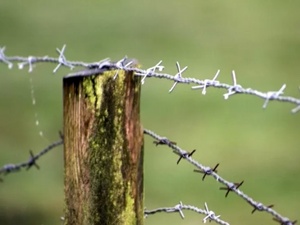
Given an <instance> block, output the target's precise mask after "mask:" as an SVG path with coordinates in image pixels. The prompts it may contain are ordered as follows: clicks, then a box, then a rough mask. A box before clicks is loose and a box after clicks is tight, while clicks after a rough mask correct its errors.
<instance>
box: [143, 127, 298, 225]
mask: <svg viewBox="0 0 300 225" xmlns="http://www.w3.org/2000/svg"><path fill="white" fill-rule="evenodd" d="M144 134H146V135H149V136H150V137H152V138H154V139H155V140H156V141H154V143H155V144H156V145H167V146H168V147H170V148H171V149H173V152H174V153H176V154H177V155H179V156H180V159H185V160H186V161H188V162H189V163H190V164H192V165H194V166H195V167H196V168H197V170H196V171H195V172H199V171H201V172H202V173H203V174H204V175H205V176H211V177H213V178H214V179H215V180H216V181H217V182H219V183H221V184H223V185H225V187H221V188H220V189H221V190H226V195H225V196H226V197H227V195H228V194H229V192H234V193H236V194H237V195H238V196H239V197H241V198H243V199H244V200H245V201H246V202H247V203H249V204H250V205H251V206H252V207H253V208H254V210H253V211H252V212H254V211H256V210H257V211H265V212H267V213H269V214H271V215H272V216H273V219H274V220H275V221H277V222H279V223H280V224H283V225H293V224H295V223H296V222H297V221H291V220H290V219H289V218H287V217H284V216H282V215H280V214H279V213H278V212H276V211H275V210H274V209H272V207H273V205H270V206H266V205H264V204H262V203H260V202H257V201H255V200H254V199H252V198H251V197H250V196H248V195H246V194H245V193H244V192H242V191H241V190H240V189H239V187H240V186H241V185H242V184H243V181H242V182H240V183H232V182H230V181H227V180H226V179H224V178H223V177H221V176H220V175H218V174H217V172H216V167H217V166H218V164H217V166H216V167H215V168H213V169H212V168H210V167H207V166H204V165H202V164H201V163H199V162H197V161H196V160H194V159H193V158H192V154H193V153H194V152H195V151H193V153H192V154H191V153H189V152H187V151H185V150H183V149H181V148H180V147H179V146H177V145H176V143H175V142H172V141H170V140H169V139H168V138H166V137H161V136H159V135H158V134H156V133H154V132H153V131H151V130H147V129H144ZM177 163H178V161H177Z"/></svg>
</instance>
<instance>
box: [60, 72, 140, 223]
mask: <svg viewBox="0 0 300 225" xmlns="http://www.w3.org/2000/svg"><path fill="white" fill-rule="evenodd" d="M115 73H116V71H114V70H112V71H106V72H104V73H103V74H98V75H94V76H70V77H66V78H64V81H63V89H64V160H65V203H66V206H65V225H96V224H97V225H98V224H99V225H100V224H101V225H125V224H126V225H140V224H143V210H144V209H143V132H142V128H141V124H140V114H139V110H140V80H139V79H138V78H137V77H134V75H133V73H131V72H125V71H122V70H120V71H119V73H118V77H117V78H116V79H115V80H114V79H113V77H114V75H115Z"/></svg>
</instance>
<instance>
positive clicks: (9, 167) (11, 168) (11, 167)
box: [0, 133, 63, 180]
mask: <svg viewBox="0 0 300 225" xmlns="http://www.w3.org/2000/svg"><path fill="white" fill-rule="evenodd" d="M62 144H63V135H62V134H61V133H60V140H58V141H55V142H53V143H51V144H50V145H48V146H47V147H46V148H44V149H43V150H41V151H40V152H39V153H37V154H36V155H34V154H33V152H32V151H31V150H30V151H29V153H30V158H29V160H28V161H26V162H23V163H19V164H6V165H4V166H2V168H0V174H4V175H7V174H9V173H12V172H18V171H20V170H21V169H22V168H26V170H29V169H30V168H31V167H32V166H35V167H36V168H37V169H40V167H39V166H38V165H37V163H36V161H37V160H38V159H39V158H40V157H41V156H43V155H44V154H46V153H47V152H49V151H50V150H52V149H54V148H56V147H58V146H60V145H62ZM0 180H2V179H1V178H0Z"/></svg>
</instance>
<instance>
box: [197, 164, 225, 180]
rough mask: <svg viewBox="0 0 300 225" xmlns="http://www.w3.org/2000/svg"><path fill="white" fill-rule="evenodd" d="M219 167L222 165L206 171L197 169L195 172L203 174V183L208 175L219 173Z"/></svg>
mask: <svg viewBox="0 0 300 225" xmlns="http://www.w3.org/2000/svg"><path fill="white" fill-rule="evenodd" d="M219 165H220V164H219V163H218V164H217V165H215V167H214V168H213V169H211V168H209V167H208V168H207V169H205V170H197V169H195V170H194V172H196V173H203V177H202V181H204V179H205V177H206V176H207V175H211V174H212V173H217V172H218V171H217V168H218V166H219Z"/></svg>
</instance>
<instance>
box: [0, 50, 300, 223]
mask: <svg viewBox="0 0 300 225" xmlns="http://www.w3.org/2000/svg"><path fill="white" fill-rule="evenodd" d="M65 49H66V45H64V46H63V47H62V49H58V48H57V49H56V51H57V53H58V54H59V56H58V57H56V58H55V57H49V56H42V57H37V56H28V57H22V56H6V55H5V47H2V48H0V62H2V63H4V64H7V66H8V68H9V69H12V68H13V65H14V62H17V65H18V68H19V69H24V68H25V67H28V72H32V71H33V68H34V66H35V65H36V64H38V63H53V64H57V65H56V67H55V68H54V69H53V73H56V72H57V71H58V69H59V68H60V67H68V68H70V69H71V70H73V69H74V68H79V67H81V68H85V70H83V71H79V72H76V73H71V74H69V75H68V76H91V75H96V74H99V73H103V72H104V71H107V70H116V73H115V75H114V79H117V77H118V72H119V70H125V71H132V72H134V74H135V76H140V77H142V78H141V83H142V84H144V83H145V80H146V78H151V77H153V78H160V79H166V80H170V81H173V82H174V84H173V85H172V86H171V88H170V89H169V92H170V93H171V92H173V91H174V89H175V87H176V86H177V84H188V85H190V84H192V85H193V86H192V87H191V88H192V90H198V89H200V90H202V94H203V95H205V94H206V93H207V89H208V88H209V87H213V88H220V89H225V90H226V91H227V92H226V93H225V94H224V95H223V96H224V99H225V100H226V99H229V97H231V96H233V95H235V94H248V95H253V96H256V97H259V98H262V99H264V104H263V108H266V107H267V106H268V103H269V102H270V101H279V102H287V103H291V104H294V105H295V107H294V108H293V109H292V110H291V112H292V113H296V112H298V111H299V110H300V99H299V98H295V97H291V96H284V95H283V94H284V90H285V88H286V84H283V85H282V86H281V88H280V89H279V90H277V91H268V92H262V91H258V90H255V89H252V88H244V87H242V85H240V84H238V82H237V79H236V74H235V71H232V80H233V84H227V83H222V82H220V81H219V80H217V79H218V77H219V74H220V70H218V71H217V73H216V74H215V76H214V77H213V78H212V79H204V80H201V79H196V78H185V77H183V75H182V74H183V72H184V71H185V70H186V69H187V67H184V68H183V69H181V67H180V64H179V62H176V67H177V71H178V72H177V73H176V74H175V75H170V74H167V73H161V72H162V71H163V70H164V66H163V65H162V61H159V62H158V63H157V64H156V65H154V66H152V67H150V68H148V69H139V68H136V64H137V61H136V60H135V59H128V58H127V57H124V58H122V59H121V60H119V61H116V62H112V61H111V60H110V59H109V58H106V59H103V60H100V61H98V62H92V63H86V62H82V61H69V60H67V59H66V56H65V54H64V52H65ZM144 133H145V134H147V135H149V136H151V137H152V138H154V139H156V141H154V143H155V144H156V145H167V146H169V147H170V148H172V149H173V152H174V153H175V154H177V155H179V159H178V161H177V164H179V162H180V161H181V159H185V160H187V161H188V162H189V163H191V164H192V165H194V166H195V167H196V168H197V169H195V170H194V171H195V172H198V173H202V174H203V177H202V180H204V179H205V177H206V176H212V177H213V178H214V179H215V180H217V181H218V182H219V183H221V184H223V185H225V187H221V188H220V189H221V190H226V194H225V197H227V196H228V194H229V193H230V192H234V193H236V194H237V195H238V196H240V197H241V198H243V199H244V200H245V201H246V202H248V203H249V204H250V205H251V206H252V207H253V208H254V209H253V210H252V213H253V212H255V211H257V210H258V211H265V212H267V213H269V214H271V215H272V216H273V219H274V220H275V221H277V222H279V223H280V224H283V225H293V224H295V223H296V222H297V221H291V220H290V219H289V218H287V217H284V216H282V215H280V214H279V213H278V212H276V211H275V210H273V209H272V207H273V206H274V205H269V206H265V205H263V204H262V203H260V202H257V201H255V200H253V199H252V198H251V197H249V196H248V195H246V194H245V193H243V192H242V191H241V190H240V189H239V188H240V186H241V185H242V184H243V181H242V182H239V183H232V182H229V181H227V180H225V179H224V178H222V177H221V176H219V175H218V174H217V167H218V166H219V164H217V165H216V166H215V167H214V168H210V167H206V166H204V165H202V164H200V163H199V162H197V161H195V160H194V159H193V158H192V155H193V154H194V153H195V150H193V151H192V152H187V151H185V150H183V149H181V148H180V147H178V146H177V145H176V143H175V142H172V141H170V140H169V139H168V138H165V137H161V136H159V135H157V134H156V133H154V132H153V131H150V130H146V129H145V130H144ZM62 144H63V137H62V136H61V139H60V140H59V141H57V142H54V143H52V144H51V145H49V146H47V147H46V148H45V149H43V150H42V151H41V152H40V153H38V154H37V155H34V154H33V153H32V152H31V151H30V155H31V156H30V159H29V160H28V161H27V162H25V163H20V164H7V165H4V166H3V167H2V168H0V174H2V173H3V174H8V173H10V172H16V171H19V170H20V169H21V168H24V167H25V168H27V169H29V168H31V167H32V166H35V167H37V168H39V166H38V165H37V164H36V160H37V159H38V158H40V157H41V156H42V155H44V154H45V153H46V152H48V151H50V150H51V149H53V148H55V147H57V146H59V145H62ZM0 180H1V178H0ZM183 209H184V210H193V211H195V212H198V213H201V214H205V215H206V217H205V218H204V219H203V222H204V223H205V222H206V221H211V220H213V221H215V222H217V223H219V224H228V223H227V222H225V221H222V220H221V219H219V216H216V215H215V213H214V212H213V211H210V210H208V207H207V204H206V203H205V210H202V209H199V208H197V207H194V206H189V205H183V204H182V203H181V202H180V204H179V205H176V206H175V207H171V208H167V207H166V208H158V209H154V210H151V211H148V210H145V212H144V213H145V216H147V215H151V214H155V213H157V212H179V213H180V215H181V217H182V218H184V215H183V213H182V210H183Z"/></svg>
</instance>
